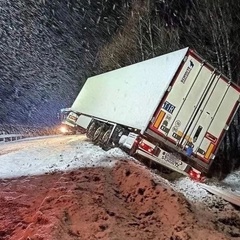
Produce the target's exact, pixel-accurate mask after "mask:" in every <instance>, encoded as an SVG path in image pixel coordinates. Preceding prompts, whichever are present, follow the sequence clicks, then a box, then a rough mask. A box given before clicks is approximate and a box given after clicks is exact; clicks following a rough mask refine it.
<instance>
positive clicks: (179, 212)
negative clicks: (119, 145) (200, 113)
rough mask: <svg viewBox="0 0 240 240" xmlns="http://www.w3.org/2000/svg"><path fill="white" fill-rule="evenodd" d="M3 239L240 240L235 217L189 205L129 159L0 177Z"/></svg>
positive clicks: (0, 219) (0, 228) (1, 231)
mask: <svg viewBox="0 0 240 240" xmlns="http://www.w3.org/2000/svg"><path fill="white" fill-rule="evenodd" d="M0 206H1V215H0V239H2V240H19V239H20V240H43V239H44V240H45V239H46V240H77V239H81V240H85V239H86V240H94V239H104V240H108V239H110V240H122V239H130V240H131V239H137V240H147V239H155V240H157V239H159V240H193V239H194V240H207V239H209V240H210V239H211V240H221V239H222V240H227V239H240V235H239V234H238V231H237V230H236V229H240V218H239V216H236V215H233V214H232V213H230V212H228V211H226V212H225V211H221V212H219V217H218V215H216V212H215V213H211V211H209V209H205V208H203V207H202V208H199V207H196V206H192V205H191V204H190V203H189V202H188V201H187V200H186V199H185V198H184V197H183V195H181V194H179V193H176V192H174V191H173V190H171V189H170V188H169V187H168V186H165V185H164V184H161V183H157V182H156V181H154V180H153V178H152V176H151V174H150V172H149V171H147V170H146V169H145V168H144V167H142V166H141V165H138V164H136V163H134V162H127V161H119V162H118V163H117V164H116V166H115V167H114V168H86V169H79V170H76V171H71V172H68V173H59V172H58V173H56V172H55V173H51V174H47V175H43V176H34V177H22V178H20V179H11V180H1V181H0Z"/></svg>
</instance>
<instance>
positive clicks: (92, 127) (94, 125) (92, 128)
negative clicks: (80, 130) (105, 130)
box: [86, 122, 98, 140]
mask: <svg viewBox="0 0 240 240" xmlns="http://www.w3.org/2000/svg"><path fill="white" fill-rule="evenodd" d="M97 128H98V125H97V123H96V122H92V123H91V124H90V126H89V128H88V129H87V133H86V136H87V137H88V138H90V139H91V140H92V139H93V136H94V133H95V132H96V130H97Z"/></svg>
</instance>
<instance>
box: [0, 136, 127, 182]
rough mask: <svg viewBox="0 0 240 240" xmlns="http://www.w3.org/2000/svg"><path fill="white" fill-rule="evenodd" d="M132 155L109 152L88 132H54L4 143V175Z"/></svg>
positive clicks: (0, 156)
mask: <svg viewBox="0 0 240 240" xmlns="http://www.w3.org/2000/svg"><path fill="white" fill-rule="evenodd" d="M113 157H114V158H115V159H116V160H117V159H118V158H123V157H124V158H130V157H128V155H127V154H125V153H124V152H122V151H121V150H120V149H112V150H110V151H108V152H105V151H103V150H102V149H101V148H100V147H98V146H95V145H93V144H92V143H90V142H88V140H87V139H86V137H85V136H84V135H73V136H50V137H38V138H29V139H25V140H20V141H15V142H8V143H2V144H0V165H1V168H0V178H15V177H20V176H27V175H39V174H44V173H47V172H51V171H56V170H71V169H75V168H86V167H99V166H111V165H112V164H113V162H114V161H113V160H112V159H111V160H109V159H110V158H113Z"/></svg>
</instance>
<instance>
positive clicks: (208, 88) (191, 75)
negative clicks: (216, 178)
mask: <svg viewBox="0 0 240 240" xmlns="http://www.w3.org/2000/svg"><path fill="white" fill-rule="evenodd" d="M238 98H239V90H237V89H235V88H233V87H232V86H231V84H230V83H228V81H227V80H226V79H225V78H224V77H222V76H221V75H220V74H219V73H217V72H216V71H215V70H214V69H213V68H212V67H211V66H209V65H206V64H205V62H204V61H202V60H201V59H200V58H198V57H197V56H195V55H194V54H191V53H190V54H189V55H187V57H186V58H185V62H184V65H183V67H182V69H181V70H180V71H179V74H178V75H177V76H176V77H175V79H174V82H173V83H172V86H171V87H170V91H169V92H167V93H166V95H165V97H164V98H163V100H162V102H161V103H160V107H159V110H158V111H157V113H156V115H155V116H154V119H153V121H152V122H151V125H150V129H151V130H153V131H154V132H155V133H157V134H159V135H161V136H163V137H164V138H165V139H166V140H168V141H170V142H171V143H174V144H175V145H176V146H178V147H180V148H182V149H187V148H188V147H191V148H192V151H193V153H194V154H195V155H196V156H197V157H198V158H199V159H201V160H202V161H204V162H206V163H208V162H209V161H210V159H211V158H212V157H213V155H214V151H215V150H216V148H217V147H218V144H219V143H220V140H221V139H220V138H221V136H222V134H223V130H224V128H226V127H225V125H226V124H227V122H228V121H230V117H229V116H230V115H231V114H232V112H233V111H234V109H235V108H236V102H238ZM237 105H238V104H237Z"/></svg>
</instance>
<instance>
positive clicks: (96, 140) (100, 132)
mask: <svg viewBox="0 0 240 240" xmlns="http://www.w3.org/2000/svg"><path fill="white" fill-rule="evenodd" d="M103 130H104V127H103V126H100V127H98V128H97V130H96V131H95V133H94V135H93V138H92V141H93V142H94V143H95V144H98V143H99V140H101V138H102V135H103V133H104V132H103Z"/></svg>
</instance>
